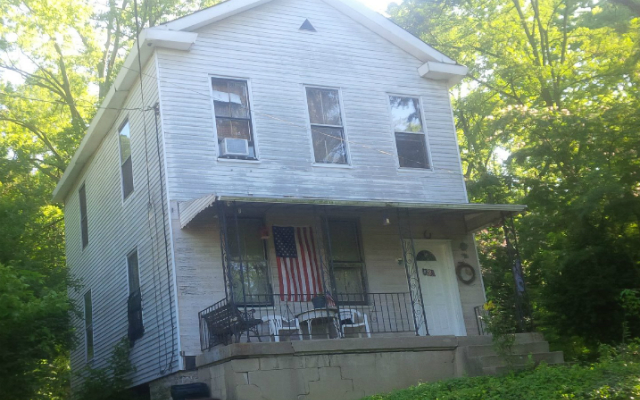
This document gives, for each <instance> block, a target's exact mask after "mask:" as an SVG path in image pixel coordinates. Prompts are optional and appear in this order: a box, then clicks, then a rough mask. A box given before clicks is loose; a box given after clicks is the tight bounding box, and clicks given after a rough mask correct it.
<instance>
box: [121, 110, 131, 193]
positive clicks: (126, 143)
mask: <svg viewBox="0 0 640 400" xmlns="http://www.w3.org/2000/svg"><path fill="white" fill-rule="evenodd" d="M118 137H119V140H120V171H121V175H122V197H123V198H125V199H126V198H127V197H129V195H130V194H131V192H133V165H132V164H131V130H130V129H129V121H127V122H125V123H124V125H122V128H120V132H119V134H118Z"/></svg>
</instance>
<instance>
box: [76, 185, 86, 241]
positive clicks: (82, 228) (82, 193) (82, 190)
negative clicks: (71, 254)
mask: <svg viewBox="0 0 640 400" xmlns="http://www.w3.org/2000/svg"><path fill="white" fill-rule="evenodd" d="M78 197H79V198H80V233H81V236H82V248H83V249H84V248H85V247H87V245H88V244H89V225H88V221H87V191H86V188H85V184H84V183H83V184H82V186H80V190H79V191H78Z"/></svg>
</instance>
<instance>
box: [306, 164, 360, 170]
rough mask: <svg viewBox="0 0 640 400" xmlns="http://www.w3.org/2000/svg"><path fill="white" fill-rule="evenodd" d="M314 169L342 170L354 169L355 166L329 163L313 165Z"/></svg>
mask: <svg viewBox="0 0 640 400" xmlns="http://www.w3.org/2000/svg"><path fill="white" fill-rule="evenodd" d="M311 166H312V167H320V168H342V169H352V168H353V165H350V164H329V163H326V164H325V163H313V164H311Z"/></svg>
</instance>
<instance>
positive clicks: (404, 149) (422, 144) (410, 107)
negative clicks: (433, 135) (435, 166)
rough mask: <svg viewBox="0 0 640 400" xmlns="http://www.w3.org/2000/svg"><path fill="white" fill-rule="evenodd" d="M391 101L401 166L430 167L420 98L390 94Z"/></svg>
mask: <svg viewBox="0 0 640 400" xmlns="http://www.w3.org/2000/svg"><path fill="white" fill-rule="evenodd" d="M389 101H390V102H391V117H392V118H393V131H394V132H395V136H396V148H397V150H398V160H399V161H400V167H403V168H429V159H428V156H427V140H426V135H425V133H424V125H423V123H422V114H421V112H420V100H419V99H418V98H413V97H399V96H390V97H389Z"/></svg>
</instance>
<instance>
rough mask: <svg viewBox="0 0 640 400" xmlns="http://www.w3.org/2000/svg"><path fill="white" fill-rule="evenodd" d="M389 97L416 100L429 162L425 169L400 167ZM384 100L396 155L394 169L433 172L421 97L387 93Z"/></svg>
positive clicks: (417, 133)
mask: <svg viewBox="0 0 640 400" xmlns="http://www.w3.org/2000/svg"><path fill="white" fill-rule="evenodd" d="M391 96H393V97H408V98H412V99H418V104H419V106H420V118H422V134H423V135H424V145H425V151H426V153H427V161H428V162H429V165H428V167H427V168H411V167H401V166H400V155H399V154H398V143H397V141H396V130H395V126H394V121H393V110H392V109H391ZM386 100H387V110H388V112H389V127H390V130H391V139H392V141H393V149H394V151H395V155H396V168H397V169H398V171H402V172H434V166H433V157H432V156H431V144H430V143H429V129H428V128H427V122H426V119H425V113H424V104H423V102H422V96H420V95H409V94H401V93H387V96H386ZM400 133H412V134H416V135H419V134H420V132H400Z"/></svg>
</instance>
